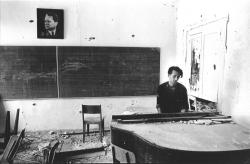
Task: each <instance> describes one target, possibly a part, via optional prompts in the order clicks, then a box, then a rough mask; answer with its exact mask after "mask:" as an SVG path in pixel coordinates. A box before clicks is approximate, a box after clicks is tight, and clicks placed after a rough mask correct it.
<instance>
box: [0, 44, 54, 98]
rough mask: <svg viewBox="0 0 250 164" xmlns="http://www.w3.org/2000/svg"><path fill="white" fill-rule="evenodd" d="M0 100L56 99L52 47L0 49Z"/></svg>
mask: <svg viewBox="0 0 250 164" xmlns="http://www.w3.org/2000/svg"><path fill="white" fill-rule="evenodd" d="M0 70H1V71H0V94H1V96H2V98H3V99H23V98H52V97H57V96H58V95H57V94H58V92H57V75H56V73H57V64H56V47H39V46H0Z"/></svg>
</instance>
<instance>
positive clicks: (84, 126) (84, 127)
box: [82, 123, 86, 142]
mask: <svg viewBox="0 0 250 164" xmlns="http://www.w3.org/2000/svg"><path fill="white" fill-rule="evenodd" d="M85 130H86V124H85V123H83V136H82V142H85Z"/></svg>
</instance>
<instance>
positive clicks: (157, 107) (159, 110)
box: [156, 104, 161, 113]
mask: <svg viewBox="0 0 250 164" xmlns="http://www.w3.org/2000/svg"><path fill="white" fill-rule="evenodd" d="M156 109H157V111H158V113H161V109H160V106H159V104H157V105H156Z"/></svg>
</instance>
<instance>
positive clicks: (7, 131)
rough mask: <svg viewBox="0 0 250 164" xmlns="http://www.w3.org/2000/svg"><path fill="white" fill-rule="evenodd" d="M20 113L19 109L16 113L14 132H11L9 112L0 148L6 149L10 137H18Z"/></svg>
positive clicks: (0, 140) (0, 138) (8, 112)
mask: <svg viewBox="0 0 250 164" xmlns="http://www.w3.org/2000/svg"><path fill="white" fill-rule="evenodd" d="M19 112H20V109H17V111H16V118H15V123H14V130H13V131H11V130H10V111H7V114H6V118H5V130H4V134H1V135H0V148H2V149H4V148H5V146H6V145H7V143H8V141H9V139H10V136H11V135H12V134H14V135H17V132H18V122H19Z"/></svg>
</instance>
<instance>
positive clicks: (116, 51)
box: [58, 47, 160, 97]
mask: <svg viewBox="0 0 250 164" xmlns="http://www.w3.org/2000/svg"><path fill="white" fill-rule="evenodd" d="M58 63H59V65H58V67H59V70H58V71H59V93H60V95H59V97H102V96H141V95H155V94H156V88H157V86H158V84H159V71H160V49H159V48H142V47H58Z"/></svg>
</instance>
